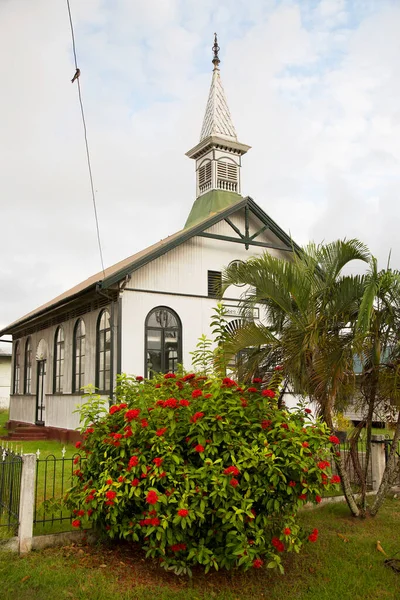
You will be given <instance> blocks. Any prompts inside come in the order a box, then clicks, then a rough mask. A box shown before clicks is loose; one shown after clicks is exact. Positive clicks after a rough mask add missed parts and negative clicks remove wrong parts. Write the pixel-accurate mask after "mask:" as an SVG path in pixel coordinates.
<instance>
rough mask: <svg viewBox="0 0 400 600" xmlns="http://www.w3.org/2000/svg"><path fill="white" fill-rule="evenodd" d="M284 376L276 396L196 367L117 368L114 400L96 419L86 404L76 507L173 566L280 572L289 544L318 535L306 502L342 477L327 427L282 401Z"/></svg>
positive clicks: (72, 495)
mask: <svg viewBox="0 0 400 600" xmlns="http://www.w3.org/2000/svg"><path fill="white" fill-rule="evenodd" d="M281 379H282V373H281V372H280V371H276V372H274V374H273V377H272V380H271V381H269V382H266V384H267V385H268V388H267V389H268V390H271V391H272V392H273V394H272V393H271V394H263V390H262V389H261V386H259V387H260V389H256V388H254V387H253V388H251V387H250V389H249V388H246V387H245V386H243V385H242V386H240V385H238V384H237V383H236V382H235V381H233V380H232V379H230V378H224V379H223V380H221V379H218V378H204V377H198V376H196V375H195V374H193V373H190V374H188V375H184V376H183V377H182V376H179V375H177V376H176V377H173V376H172V374H167V376H163V375H160V376H156V377H155V378H154V379H152V380H140V381H138V380H137V379H136V378H129V377H126V376H121V378H120V381H119V387H118V388H117V399H118V403H117V404H115V405H113V406H112V407H111V408H110V410H107V411H106V412H103V413H100V414H99V415H98V416H97V417H96V416H93V415H94V413H93V410H89V407H90V406H92V405H94V404H93V401H92V405H91V404H90V403H89V402H88V403H87V404H86V405H84V407H83V410H82V415H83V417H85V415H86V421H84V422H83V426H82V434H83V438H84V442H83V443H82V447H81V450H82V452H83V453H86V460H82V461H81V465H80V469H79V470H78V471H76V472H75V477H74V485H73V488H72V489H71V490H70V491H69V495H68V503H69V505H70V506H71V508H72V509H73V510H74V511H75V515H78V516H82V517H83V518H84V519H85V520H86V518H89V520H90V521H92V522H93V524H94V525H95V526H96V527H97V528H99V529H101V530H102V531H103V532H105V534H106V535H107V536H109V537H111V538H122V539H126V540H131V541H135V542H138V543H140V544H141V545H142V547H143V548H144V549H145V550H146V552H147V555H148V556H151V557H156V558H158V559H159V560H160V564H161V565H162V566H164V567H166V568H168V569H170V570H171V569H172V570H174V571H175V572H176V573H183V572H186V573H187V572H190V569H191V567H192V566H193V565H196V564H202V565H204V566H205V568H206V570H207V571H208V570H209V569H210V568H222V567H223V568H227V569H229V568H234V567H241V568H245V569H247V568H251V567H254V568H261V567H262V566H263V565H265V566H266V567H268V568H272V567H277V568H278V569H279V570H280V571H283V567H282V560H281V555H282V553H283V552H293V551H294V552H299V550H300V548H301V546H302V545H303V543H304V542H307V540H309V541H311V542H314V541H316V540H317V537H318V532H317V531H316V530H314V531H312V532H311V533H310V532H309V531H308V532H306V531H302V530H301V528H300V526H299V524H298V521H297V511H298V509H299V508H300V507H301V506H303V504H304V502H305V501H307V500H309V501H310V502H314V503H318V502H319V501H320V497H321V495H322V491H324V492H325V490H326V489H327V488H328V489H329V486H330V485H332V484H335V483H337V479H338V478H337V476H333V477H332V476H331V472H330V467H329V461H328V458H329V454H330V450H331V449H332V448H334V444H335V440H332V439H331V440H330V439H329V432H328V431H327V429H326V427H325V426H324V425H323V424H322V423H320V422H319V421H314V420H311V418H310V417H308V416H307V414H305V411H304V409H303V408H302V409H301V410H298V411H293V412H288V411H286V410H279V409H278V408H277V396H278V394H276V391H277V389H278V388H277V386H278V383H279V381H280V380H281ZM274 382H275V383H274ZM178 383H179V384H180V385H177V384H178ZM258 383H260V382H257V384H258ZM193 392H196V393H193ZM198 392H201V393H198ZM88 415H90V420H89V416H88ZM143 421H145V422H146V426H143ZM331 437H332V436H331ZM116 444H118V445H116ZM73 525H74V527H81V526H82V525H81V521H80V519H75V520H74V522H73Z"/></svg>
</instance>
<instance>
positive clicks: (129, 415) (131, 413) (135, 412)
mask: <svg viewBox="0 0 400 600" xmlns="http://www.w3.org/2000/svg"><path fill="white" fill-rule="evenodd" d="M139 415H140V408H133V409H132V410H127V411H126V413H125V416H124V419H126V420H127V421H133V419H137V418H138V416H139Z"/></svg>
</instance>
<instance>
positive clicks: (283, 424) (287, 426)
mask: <svg viewBox="0 0 400 600" xmlns="http://www.w3.org/2000/svg"><path fill="white" fill-rule="evenodd" d="M281 427H282V428H283V429H289V425H288V424H287V423H282V424H281Z"/></svg>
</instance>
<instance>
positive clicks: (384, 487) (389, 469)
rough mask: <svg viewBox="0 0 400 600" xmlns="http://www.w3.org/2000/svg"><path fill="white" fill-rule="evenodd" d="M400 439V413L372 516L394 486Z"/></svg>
mask: <svg viewBox="0 0 400 600" xmlns="http://www.w3.org/2000/svg"><path fill="white" fill-rule="evenodd" d="M399 439H400V411H399V415H398V418H397V424H396V429H395V432H394V436H393V440H392V447H391V448H390V452H389V457H388V461H387V463H386V468H385V471H384V473H383V477H382V481H381V485H380V486H379V490H378V493H377V494H376V497H375V501H374V503H373V505H372V508H371V510H370V514H371V516H373V517H374V516H375V515H376V513H377V512H378V510H379V509H380V507H381V506H382V504H383V502H384V500H385V498H386V496H387V493H388V491H389V488H390V486H391V485H392V481H393V477H394V475H395V472H396V458H397V446H398V443H399Z"/></svg>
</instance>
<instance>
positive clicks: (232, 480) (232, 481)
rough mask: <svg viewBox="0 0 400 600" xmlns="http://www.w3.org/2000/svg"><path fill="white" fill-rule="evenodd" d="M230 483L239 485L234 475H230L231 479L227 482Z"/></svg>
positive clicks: (234, 485)
mask: <svg viewBox="0 0 400 600" xmlns="http://www.w3.org/2000/svg"><path fill="white" fill-rule="evenodd" d="M229 483H230V484H231V486H233V487H236V486H237V485H239V482H238V480H237V479H235V478H234V477H232V479H231V480H230V482H229Z"/></svg>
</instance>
